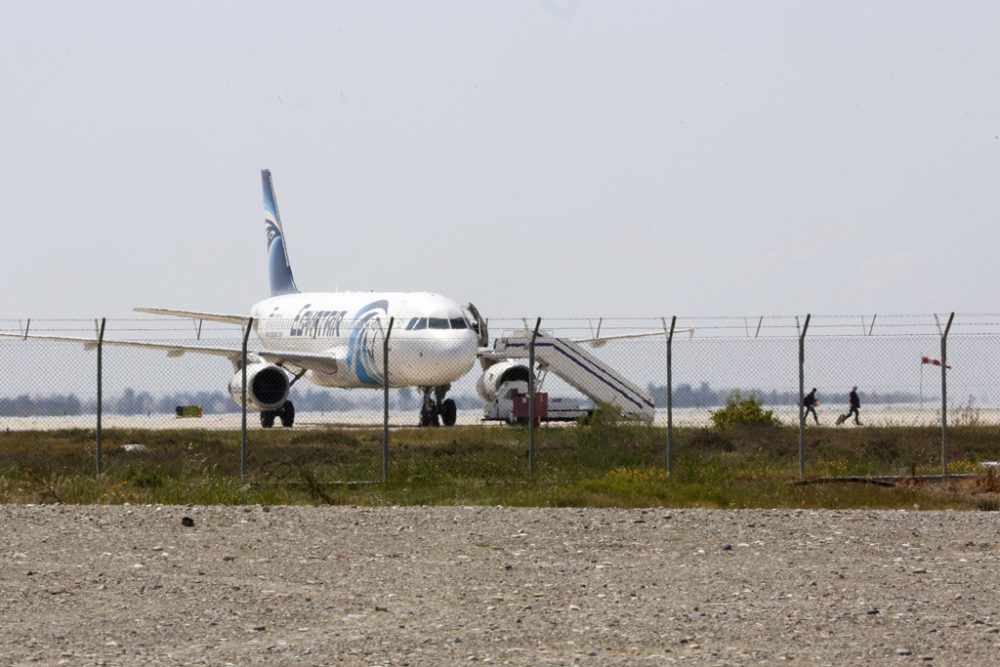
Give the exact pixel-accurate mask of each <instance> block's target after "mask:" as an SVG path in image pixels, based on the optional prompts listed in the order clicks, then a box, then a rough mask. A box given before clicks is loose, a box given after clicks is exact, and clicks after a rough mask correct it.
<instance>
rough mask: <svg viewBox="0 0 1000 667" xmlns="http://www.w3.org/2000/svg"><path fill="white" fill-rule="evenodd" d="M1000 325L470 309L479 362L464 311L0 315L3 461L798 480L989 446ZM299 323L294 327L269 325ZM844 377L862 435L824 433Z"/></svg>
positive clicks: (285, 473)
mask: <svg viewBox="0 0 1000 667" xmlns="http://www.w3.org/2000/svg"><path fill="white" fill-rule="evenodd" d="M998 322H1000V316H994V315H979V314H966V315H955V316H953V319H952V316H951V315H950V314H948V315H938V316H935V315H926V316H885V315H879V316H843V317H841V316H837V317H832V316H827V317H819V316H801V317H797V316H787V317H731V318H721V317H716V318H710V317H708V318H706V317H702V318H699V317H677V318H673V317H669V318H635V319H625V318H618V319H611V318H608V319H596V318H595V319H565V318H564V319H550V320H546V319H542V320H537V319H536V320H522V319H506V320H490V321H487V322H486V323H485V324H487V325H488V327H489V331H490V335H489V345H488V346H486V350H485V352H484V351H483V350H480V354H479V357H480V358H479V359H476V358H475V346H473V347H472V348H471V354H466V353H463V352H462V351H461V350H462V349H464V348H463V346H468V345H469V340H470V339H472V338H474V336H473V335H472V333H473V332H470V331H469V328H470V327H471V326H473V325H472V324H471V323H470V322H468V321H465V320H463V321H462V322H449V321H447V320H444V321H442V322H436V321H425V322H423V323H420V322H415V321H410V322H401V323H395V322H393V323H391V326H390V322H388V321H383V320H380V319H378V318H371V319H369V320H368V321H366V322H365V323H364V325H363V326H355V325H356V324H358V323H355V322H351V321H347V320H344V319H343V318H341V319H336V318H333V319H330V318H327V319H326V320H323V319H317V320H316V321H315V322H312V323H311V324H302V323H298V325H296V324H295V323H291V322H275V321H270V322H266V323H263V324H261V323H257V324H256V325H254V326H252V327H251V329H252V330H255V331H256V335H254V334H253V331H252V330H251V329H244V328H242V327H239V326H230V325H222V324H216V323H209V322H200V321H189V320H164V319H127V320H107V321H103V320H87V321H79V320H46V321H39V320H34V321H31V320H5V321H0V332H2V333H3V334H4V335H5V337H4V338H0V363H2V364H3V368H4V369H5V373H4V377H5V380H6V382H5V387H6V389H5V391H4V392H3V395H2V396H0V439H2V445H0V468H2V469H3V470H5V471H7V473H8V474H10V475H15V476H17V475H21V476H29V477H30V476H35V477H39V478H41V477H45V476H51V475H55V474H69V473H80V472H84V471H93V472H94V473H101V474H105V475H110V476H121V477H123V478H128V479H129V480H130V481H131V483H133V484H143V483H148V484H162V483H164V480H165V479H170V480H175V479H183V478H185V477H190V478H197V477H200V476H202V477H203V476H206V475H223V476H229V477H233V478H239V479H242V480H246V481H252V482H267V483H277V484H286V485H304V486H307V487H309V488H310V489H311V490H312V491H313V492H314V493H316V494H318V495H319V496H320V497H321V498H324V497H325V498H328V499H329V498H330V494H331V493H332V492H331V491H330V490H329V489H331V488H336V486H337V485H357V484H373V483H380V482H383V481H385V480H388V479H393V478H396V479H410V478H415V477H419V476H440V477H442V478H446V477H452V478H455V477H462V476H463V475H464V476H465V477H470V475H469V471H470V470H472V471H474V472H475V474H476V475H478V476H479V477H480V478H481V479H480V481H479V482H476V483H480V484H482V483H484V482H482V479H486V480H493V482H491V483H496V484H519V483H523V481H524V480H526V479H531V478H541V479H552V480H566V479H575V478H578V477H579V478H582V477H586V476H587V475H591V474H592V473H593V470H594V469H600V470H604V471H607V474H608V475H611V476H612V477H613V475H614V474H618V473H620V474H634V473H630V472H627V471H635V470H643V469H648V470H659V469H667V470H669V471H670V472H673V468H674V467H675V466H681V467H683V468H685V469H688V470H694V469H709V468H711V466H712V465H713V462H718V461H719V460H724V459H726V458H727V457H728V458H733V457H737V456H740V455H746V452H747V451H751V452H753V453H755V456H756V455H759V456H758V457H757V458H754V457H748V458H747V459H746V463H745V465H746V467H747V469H748V472H751V469H752V468H753V467H754V466H758V465H764V464H762V463H761V461H766V462H767V463H766V465H772V464H774V462H775V461H778V462H783V463H784V464H786V465H787V466H788V469H789V470H791V471H797V472H798V473H799V474H800V475H807V476H823V475H838V474H839V475H844V474H857V475H872V476H877V475H906V474H916V473H920V474H931V473H943V474H948V473H949V472H952V473H954V472H962V471H967V470H968V468H969V466H973V465H975V464H977V463H979V462H981V461H982V460H983V459H986V458H991V459H996V458H1000V452H996V453H994V452H993V451H992V449H991V447H992V444H991V443H984V442H983V441H982V440H983V436H982V429H983V428H984V427H986V428H988V427H995V426H997V425H1000V381H998V377H1000V373H998V372H1000V350H998V343H1000V324H998ZM296 326H299V327H300V329H301V330H300V331H299V332H298V334H297V335H296V336H294V337H292V338H293V339H292V340H289V339H288V338H287V337H286V338H285V339H281V338H279V337H278V336H277V334H275V332H279V331H290V330H293V329H294V328H295V327H296ZM102 329H103V335H102ZM36 336H41V337H42V338H36ZM532 340H534V343H532ZM122 342H127V343H129V345H122ZM136 345H138V347H136ZM143 346H145V347H146V348H147V349H143ZM279 349H280V350H281V351H282V352H281V353H278V352H275V350H279ZM244 355H246V359H247V363H246V365H244V364H243V358H244ZM532 358H533V360H534V364H532ZM324 359H326V361H324ZM276 363H277V364H280V365H281V366H282V368H280V369H279V368H277V367H276V366H275V364H276ZM532 367H533V368H534V371H535V372H534V373H531V372H529V368H532ZM244 369H245V370H246V374H245V376H244ZM455 377H457V378H458V379H454V380H453V378H455ZM386 378H388V381H386ZM244 382H245V383H246V384H245V385H244ZM418 382H423V383H425V384H428V385H429V386H428V387H427V388H426V391H425V390H424V389H422V388H421V387H419V386H413V385H414V384H416V383H418ZM357 384H364V385H365V387H363V388H349V387H351V386H352V385H357ZM853 387H857V394H858V397H859V400H860V410H859V413H858V417H859V419H858V421H859V422H860V424H861V425H860V426H858V425H855V422H854V419H853V418H852V419H849V420H848V421H847V422H845V423H843V424H841V425H838V424H837V418H838V417H839V416H840V415H843V414H845V413H847V412H848V400H849V399H848V396H849V393H850V392H851V390H852V388H853ZM813 389H815V398H816V403H815V406H814V407H815V411H814V412H812V411H809V412H807V411H806V410H805V409H804V406H803V405H802V398H803V396H804V395H806V394H809V393H810V392H811V391H812V390H813ZM244 396H246V397H247V398H246V400H245V401H244V400H243V397H244ZM533 396H535V398H534V399H533V398H532V397H533ZM747 399H749V401H748V400H747ZM289 404H290V405H289ZM609 404H610V406H611V407H608V405H609ZM244 406H246V408H247V409H246V410H244ZM740 410H743V413H741V412H740ZM747 410H749V411H750V412H749V413H747V412H746V411H747ZM733 414H735V415H736V419H735V421H733V420H732V419H729V420H728V421H727V419H724V417H725V418H728V417H732V416H733ZM623 416H624V417H625V419H624V420H622V419H621V418H622V417H623ZM762 419H763V420H765V421H770V422H772V423H773V425H772V426H767V425H763V426H762V425H761V424H760V423H758V422H759V421H760V420H762ZM289 426H290V427H289ZM67 443H69V444H67ZM760 456H762V457H764V458H760ZM584 463H585V464H586V465H584ZM615 471H618V473H616V472H615ZM622 471H626V472H622ZM472 476H475V475H472ZM470 483H471V482H470ZM177 493H178V500H179V501H183V497H182V496H183V485H182V484H181V485H178V490H177Z"/></svg>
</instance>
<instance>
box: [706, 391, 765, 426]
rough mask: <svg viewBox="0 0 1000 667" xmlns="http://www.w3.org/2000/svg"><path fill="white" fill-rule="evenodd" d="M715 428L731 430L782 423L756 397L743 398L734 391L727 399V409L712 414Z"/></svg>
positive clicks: (720, 409)
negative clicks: (739, 427)
mask: <svg viewBox="0 0 1000 667" xmlns="http://www.w3.org/2000/svg"><path fill="white" fill-rule="evenodd" d="M712 423H713V424H714V425H715V428H718V429H729V428H735V427H738V426H780V425H781V422H780V421H778V418H777V417H775V416H774V412H772V411H771V410H765V409H763V408H762V407H761V404H760V399H759V398H757V397H756V396H753V395H750V396H746V397H744V396H742V395H741V394H740V392H738V391H734V392H733V393H731V394H730V395H729V397H728V398H726V407H724V408H719V409H718V410H716V411H715V412H713V413H712Z"/></svg>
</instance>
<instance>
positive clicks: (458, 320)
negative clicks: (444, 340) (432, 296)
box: [451, 317, 469, 329]
mask: <svg viewBox="0 0 1000 667" xmlns="http://www.w3.org/2000/svg"><path fill="white" fill-rule="evenodd" d="M451 328H452V329H468V328H469V327H468V325H466V323H465V318H462V317H453V318H452V319H451Z"/></svg>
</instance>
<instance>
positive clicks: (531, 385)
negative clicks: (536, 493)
mask: <svg viewBox="0 0 1000 667" xmlns="http://www.w3.org/2000/svg"><path fill="white" fill-rule="evenodd" d="M540 326H542V318H540V317H539V318H538V320H537V321H536V322H535V330H534V331H533V332H532V333H531V342H530V343H528V476H529V477H534V476H535V339H536V338H538V328H539V327H540Z"/></svg>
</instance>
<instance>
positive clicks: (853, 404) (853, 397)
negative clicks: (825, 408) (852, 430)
mask: <svg viewBox="0 0 1000 667" xmlns="http://www.w3.org/2000/svg"><path fill="white" fill-rule="evenodd" d="M847 400H848V401H849V405H848V409H847V414H846V415H840V417H838V418H837V426H840V425H841V424H843V423H844V422H845V421H847V418H848V417H850V416H851V415H854V424H855V425H856V426H863V424H862V423H861V419H860V418H859V417H860V413H859V412H858V411H859V410H861V399H860V398H858V385H854V387H853V388H852V389H851V393H850V394H848V396H847Z"/></svg>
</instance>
